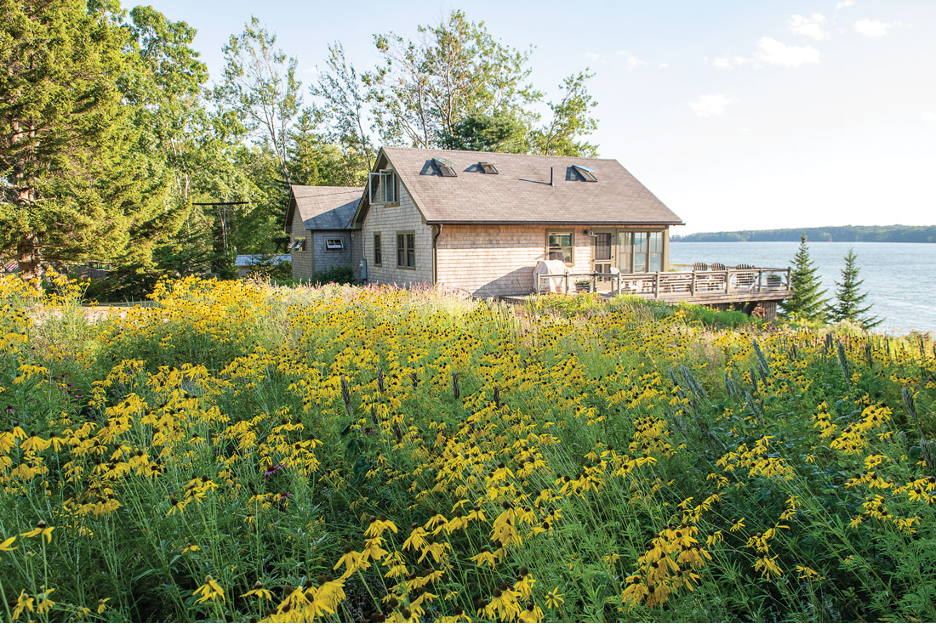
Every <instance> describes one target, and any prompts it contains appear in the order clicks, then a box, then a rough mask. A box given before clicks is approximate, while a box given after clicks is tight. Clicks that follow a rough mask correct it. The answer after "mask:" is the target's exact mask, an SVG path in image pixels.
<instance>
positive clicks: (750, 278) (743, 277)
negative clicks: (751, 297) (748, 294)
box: [735, 264, 756, 290]
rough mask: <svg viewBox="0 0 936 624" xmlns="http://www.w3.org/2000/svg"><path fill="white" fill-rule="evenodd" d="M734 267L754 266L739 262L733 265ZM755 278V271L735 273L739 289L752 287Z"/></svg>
mask: <svg viewBox="0 0 936 624" xmlns="http://www.w3.org/2000/svg"><path fill="white" fill-rule="evenodd" d="M735 268H736V269H753V268H754V267H753V266H751V265H750V264H739V265H738V266H736V267H735ZM755 280H756V277H755V273H753V272H752V273H738V274H737V285H738V289H739V290H751V289H752V288H754V282H755Z"/></svg>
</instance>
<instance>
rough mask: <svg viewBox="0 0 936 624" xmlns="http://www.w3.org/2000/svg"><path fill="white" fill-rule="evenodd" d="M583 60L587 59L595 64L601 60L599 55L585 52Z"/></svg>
mask: <svg viewBox="0 0 936 624" xmlns="http://www.w3.org/2000/svg"><path fill="white" fill-rule="evenodd" d="M585 58H587V59H588V60H589V61H591V62H592V63H597V62H598V61H600V60H602V57H601V55H600V54H595V53H594V52H586V53H585Z"/></svg>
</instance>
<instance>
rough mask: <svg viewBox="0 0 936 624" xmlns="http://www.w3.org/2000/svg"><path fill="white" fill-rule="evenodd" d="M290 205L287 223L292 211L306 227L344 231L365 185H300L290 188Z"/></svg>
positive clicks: (290, 219) (309, 228)
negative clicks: (297, 212)
mask: <svg viewBox="0 0 936 624" xmlns="http://www.w3.org/2000/svg"><path fill="white" fill-rule="evenodd" d="M289 192H290V195H291V197H290V199H289V208H288V209H287V211H286V224H287V225H289V224H291V223H292V219H293V213H294V211H295V210H298V211H299V218H300V219H302V223H303V226H304V227H305V229H307V230H345V229H348V227H349V225H350V222H351V217H353V216H354V211H355V210H357V206H358V202H359V201H360V200H361V194H362V193H363V192H364V189H363V188H360V187H356V186H300V185H298V184H293V185H291V186H290V187H289Z"/></svg>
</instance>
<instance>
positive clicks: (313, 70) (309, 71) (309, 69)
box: [304, 67, 322, 76]
mask: <svg viewBox="0 0 936 624" xmlns="http://www.w3.org/2000/svg"><path fill="white" fill-rule="evenodd" d="M304 71H305V73H307V74H312V75H313V76H317V75H318V74H321V73H322V70H320V69H319V68H318V67H307V68H306V69H305V70H304Z"/></svg>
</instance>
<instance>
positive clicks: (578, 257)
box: [436, 224, 669, 297]
mask: <svg viewBox="0 0 936 624" xmlns="http://www.w3.org/2000/svg"><path fill="white" fill-rule="evenodd" d="M592 228H594V229H612V228H610V227H608V228H602V225H601V224H596V225H594V226H589V228H583V227H582V226H580V225H562V224H557V225H549V226H536V225H500V226H487V225H445V226H442V232H441V234H440V235H439V239H438V241H437V242H436V245H437V247H436V258H437V281H438V283H439V284H443V285H445V286H449V287H453V288H460V289H463V290H466V291H468V292H469V293H471V294H472V295H474V296H476V297H494V296H501V295H522V294H528V293H531V292H533V291H534V285H533V267H534V266H536V263H537V261H539V260H545V259H546V232H547V231H549V232H555V231H570V232H572V233H573V240H572V242H573V254H572V255H573V258H572V259H573V264H572V265H571V266H568V267H567V269H568V271H569V273H590V272H591V271H592V238H591V237H590V236H588V235H587V234H585V230H586V229H588V230H591V229H592ZM613 229H616V230H618V231H621V230H625V229H627V228H613ZM640 229H641V230H642V231H645V228H640ZM658 229H659V228H658ZM667 239H668V237H666V236H664V242H663V250H664V257H663V266H664V270H665V269H668V265H669V262H668V255H669V241H668V240H667Z"/></svg>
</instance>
